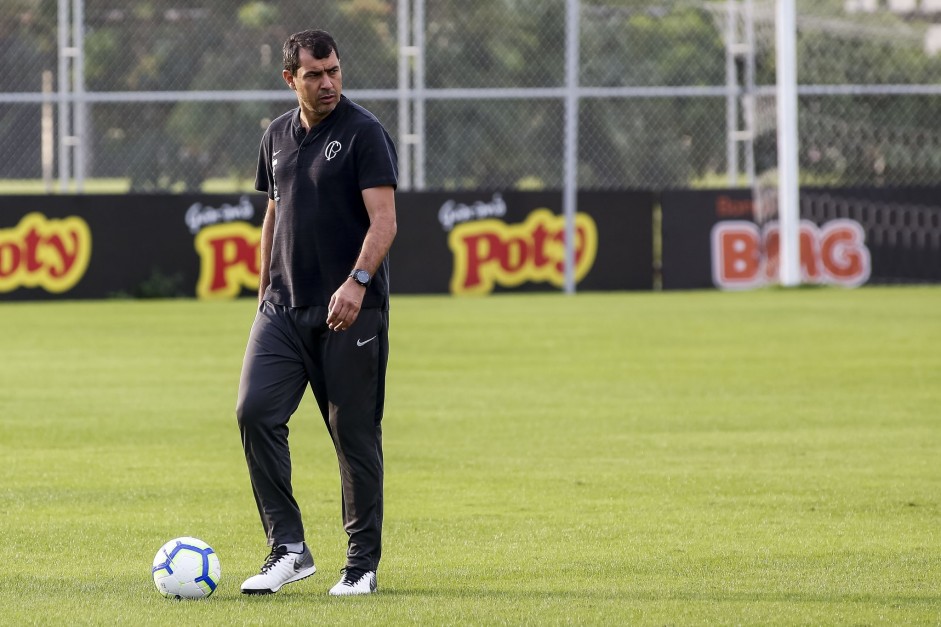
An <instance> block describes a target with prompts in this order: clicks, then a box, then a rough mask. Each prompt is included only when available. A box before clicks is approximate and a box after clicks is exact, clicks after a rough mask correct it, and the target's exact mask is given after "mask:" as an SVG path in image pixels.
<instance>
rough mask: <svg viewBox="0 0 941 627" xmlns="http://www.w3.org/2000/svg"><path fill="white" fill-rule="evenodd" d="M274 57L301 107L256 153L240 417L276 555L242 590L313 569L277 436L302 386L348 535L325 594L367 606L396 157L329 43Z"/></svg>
mask: <svg viewBox="0 0 941 627" xmlns="http://www.w3.org/2000/svg"><path fill="white" fill-rule="evenodd" d="M283 52H284V72H283V77H284V80H285V82H286V83H287V85H288V87H290V88H291V89H292V90H294V91H295V92H296V93H297V103H298V108H297V109H294V110H292V111H289V112H287V113H285V114H284V115H282V116H280V117H279V118H277V119H276V120H274V121H273V122H272V123H271V125H270V126H269V127H268V130H267V131H266V132H265V134H264V137H263V138H262V142H261V148H260V155H259V161H258V174H257V177H256V179H255V187H256V188H257V189H258V190H259V191H263V192H266V193H267V194H268V208H267V211H266V214H265V218H264V223H263V226H262V232H261V266H260V268H261V272H260V279H261V280H260V285H259V291H258V299H259V308H258V313H257V315H256V317H255V321H254V324H253V325H252V329H251V333H250V336H249V340H248V346H247V348H246V351H245V361H244V363H243V365H242V376H241V380H240V382H239V394H238V404H237V408H236V414H237V416H238V424H239V430H240V432H241V436H242V445H243V448H244V450H245V459H246V461H247V462H248V471H249V476H250V478H251V483H252V490H253V492H254V495H255V502H256V504H257V505H258V512H259V514H260V515H261V521H262V524H263V526H264V529H265V532H266V533H267V535H268V543H269V545H270V546H271V547H272V548H271V553H270V554H269V555H268V558H267V559H266V560H265V563H264V564H263V565H262V567H261V571H260V572H259V573H258V574H257V575H255V576H253V577H250V578H249V579H247V580H246V581H245V582H244V583H243V584H242V592H244V593H246V594H269V593H273V592H277V591H278V590H279V589H280V588H281V587H282V586H283V585H284V584H287V583H291V582H294V581H299V580H301V579H303V578H305V577H308V576H310V575H312V574H314V572H315V571H316V567H315V566H314V560H313V556H312V555H311V552H310V549H309V548H308V547H307V545H306V543H305V537H304V526H303V523H302V521H301V512H300V508H299V507H298V504H297V502H296V501H295V499H294V496H293V492H292V487H291V457H290V452H289V448H288V426H287V424H288V420H289V419H290V417H291V415H292V414H293V413H294V411H295V410H296V409H297V407H298V404H299V403H300V401H301V397H302V396H303V394H304V390H305V388H306V386H307V385H308V384H309V385H310V387H311V388H312V389H313V392H314V396H315V398H316V400H317V404H318V405H319V407H320V412H321V414H322V415H323V418H324V422H325V423H326V425H327V430H328V431H329V433H330V437H331V438H332V439H333V443H334V446H335V448H336V452H337V459H338V460H339V466H340V481H341V488H342V505H343V507H342V509H343V511H342V514H343V525H344V528H345V530H346V532H347V534H348V535H349V544H348V549H347V556H346V568H344V569H343V575H342V577H341V579H340V581H339V582H338V583H337V584H336V585H335V586H334V587H333V588H331V589H330V594H332V595H352V594H369V593H371V592H375V591H376V569H377V567H378V565H379V558H380V553H381V533H382V481H383V463H382V427H381V421H382V412H383V404H384V400H385V371H386V363H387V360H388V351H389V344H388V321H389V318H388V315H389V313H388V312H389V270H388V259H387V256H386V255H387V253H388V251H389V247H390V245H391V244H392V240H393V238H394V237H395V231H396V223H395V198H394V191H395V186H396V182H397V170H396V154H395V147H394V145H393V143H392V140H391V138H390V137H389V135H388V133H387V132H386V131H385V129H384V128H383V127H382V125H381V124H380V123H379V121H378V120H377V119H376V118H375V116H373V115H372V114H371V113H369V112H368V111H366V110H365V109H363V108H362V107H360V106H359V105H357V104H355V103H353V102H352V101H350V100H349V99H347V98H346V96H344V95H343V93H342V86H343V75H342V72H341V70H340V54H339V51H338V49H337V45H336V42H335V41H334V40H333V38H332V37H331V36H330V35H329V34H328V33H326V32H324V31H317V30H308V31H304V32H301V33H297V34H295V35H292V36H291V37H289V38H288V40H287V41H286V42H285V43H284V51H283Z"/></svg>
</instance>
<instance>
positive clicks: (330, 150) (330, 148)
mask: <svg viewBox="0 0 941 627" xmlns="http://www.w3.org/2000/svg"><path fill="white" fill-rule="evenodd" d="M342 148H343V145H342V144H340V142H338V141H332V142H330V143H329V144H327V149H326V150H324V151H323V156H325V157H326V158H327V161H330V160H331V159H333V158H334V157H336V156H337V153H339V152H340V150H341V149H342Z"/></svg>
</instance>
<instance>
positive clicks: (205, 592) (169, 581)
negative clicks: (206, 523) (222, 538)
mask: <svg viewBox="0 0 941 627" xmlns="http://www.w3.org/2000/svg"><path fill="white" fill-rule="evenodd" d="M152 572H153V575H154V584H156V586H157V590H158V591H159V592H160V594H162V595H163V596H165V597H170V598H173V599H204V598H206V597H208V596H209V595H211V594H212V593H213V592H215V590H216V587H217V586H218V585H219V579H220V577H221V575H222V567H221V566H220V564H219V556H218V555H216V552H215V551H213V550H212V547H211V546H209V545H208V544H206V543H205V542H203V541H202V540H199V539H197V538H189V537H184V538H176V539H175V540H170V541H169V542H167V543H166V544H164V545H163V546H162V547H160V550H159V551H157V555H156V556H154V568H153V571H152Z"/></svg>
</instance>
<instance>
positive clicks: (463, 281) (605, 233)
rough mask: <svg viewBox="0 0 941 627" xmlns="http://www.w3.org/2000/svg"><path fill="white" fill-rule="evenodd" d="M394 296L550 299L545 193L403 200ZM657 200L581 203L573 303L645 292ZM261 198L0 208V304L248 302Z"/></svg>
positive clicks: (556, 260) (552, 236) (31, 200)
mask: <svg viewBox="0 0 941 627" xmlns="http://www.w3.org/2000/svg"><path fill="white" fill-rule="evenodd" d="M396 201H397V220H398V236H397V237H396V240H395V243H394V244H393V247H392V251H391V252H390V258H391V259H390V260H391V272H392V276H391V280H392V289H393V293H403V294H404V293H411V294H433V293H452V294H489V293H494V292H504V291H533V290H541V291H557V290H559V289H561V287H562V285H563V284H564V274H563V258H564V242H565V239H564V237H565V220H564V218H563V216H562V215H561V202H562V197H561V194H560V193H557V192H555V193H553V192H487V193H453V194H450V193H419V192H416V193H399V194H397V196H396ZM653 202H654V201H653V194H650V193H640V192H596V193H583V194H580V195H579V203H578V204H579V210H578V214H577V215H576V217H575V250H576V272H575V278H576V281H577V285H578V288H579V289H585V290H623V289H651V287H652V285H653V277H652V258H653V248H652V246H653V245H652V237H651V233H652V209H653ZM265 205H266V198H265V197H264V196H263V195H260V194H253V195H241V196H240V195H162V196H157V195H122V196H90V195H89V196H86V195H82V196H6V197H0V300H35V299H54V298H70V299H74V298H109V297H161V296H171V297H172V296H196V297H198V298H206V299H209V298H233V297H237V296H240V295H253V294H255V293H256V292H257V289H258V276H259V257H258V247H259V241H260V237H261V222H262V219H263V217H264V208H265Z"/></svg>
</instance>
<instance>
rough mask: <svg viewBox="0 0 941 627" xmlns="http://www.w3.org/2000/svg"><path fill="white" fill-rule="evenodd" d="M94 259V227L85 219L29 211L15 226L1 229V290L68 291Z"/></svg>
mask: <svg viewBox="0 0 941 627" xmlns="http://www.w3.org/2000/svg"><path fill="white" fill-rule="evenodd" d="M90 259H91V230H90V229H89V228H88V223H86V222H85V221H84V220H83V219H81V218H79V217H76V216H70V217H68V218H64V219H62V220H58V219H50V218H47V217H46V216H44V215H43V214H41V213H29V214H27V215H25V216H23V218H22V219H21V220H20V223H19V224H18V225H16V226H15V227H13V228H12V229H0V292H11V291H13V290H15V289H17V288H20V287H41V288H43V289H44V290H46V291H47V292H53V293H56V294H58V293H61V292H65V291H68V290H70V289H72V288H73V287H74V286H75V284H76V283H78V282H79V280H80V279H81V278H82V277H83V276H84V275H85V270H86V269H87V268H88V262H89V260H90Z"/></svg>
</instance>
